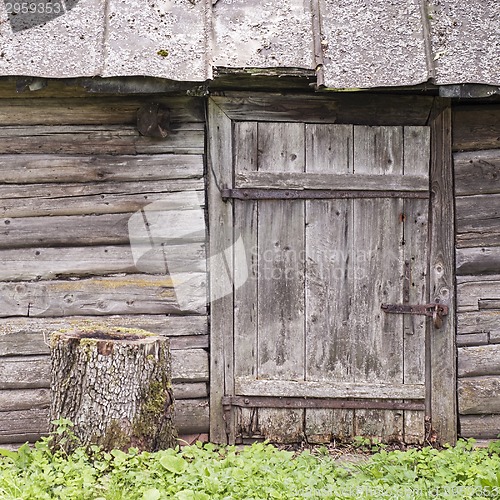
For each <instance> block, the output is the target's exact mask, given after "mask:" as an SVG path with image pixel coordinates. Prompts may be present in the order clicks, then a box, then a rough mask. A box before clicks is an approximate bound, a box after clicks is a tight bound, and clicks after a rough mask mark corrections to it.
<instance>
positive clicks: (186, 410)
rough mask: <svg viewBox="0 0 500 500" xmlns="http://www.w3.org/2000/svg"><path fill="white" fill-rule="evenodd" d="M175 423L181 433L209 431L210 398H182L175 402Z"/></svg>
mask: <svg viewBox="0 0 500 500" xmlns="http://www.w3.org/2000/svg"><path fill="white" fill-rule="evenodd" d="M174 423H175V426H176V427H177V430H178V432H179V434H195V433H198V432H200V433H201V432H208V431H209V427H210V423H209V407H208V399H206V398H203V399H182V400H180V401H176V402H175V408H174Z"/></svg>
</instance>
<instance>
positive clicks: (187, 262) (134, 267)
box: [0, 242, 206, 286]
mask: <svg viewBox="0 0 500 500" xmlns="http://www.w3.org/2000/svg"><path fill="white" fill-rule="evenodd" d="M134 251H135V252H136V254H135V257H136V259H137V262H135V261H134V256H133V254H132V249H131V247H130V246H129V245H122V246H116V245H113V246H90V247H66V248H43V247H42V246H40V247H37V248H22V249H17V250H14V249H11V250H0V280H2V281H23V280H33V279H36V280H47V279H52V278H64V277H69V276H75V277H80V278H84V277H87V276H104V275H110V274H118V273H128V274H134V273H146V274H163V275H167V274H168V273H169V272H170V273H174V272H175V273H190V272H193V273H203V272H205V271H206V258H205V245H204V243H201V242H198V243H197V242H193V243H188V244H185V245H168V246H167V245H165V246H164V247H157V248H154V249H152V250H150V249H149V247H148V246H145V247H141V246H140V245H137V244H134ZM0 286H1V285H0Z"/></svg>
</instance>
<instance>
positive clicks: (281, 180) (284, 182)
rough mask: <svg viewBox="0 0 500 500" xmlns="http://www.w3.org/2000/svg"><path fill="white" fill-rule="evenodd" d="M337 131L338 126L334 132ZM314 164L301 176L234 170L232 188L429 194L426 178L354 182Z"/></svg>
mask: <svg viewBox="0 0 500 500" xmlns="http://www.w3.org/2000/svg"><path fill="white" fill-rule="evenodd" d="M313 126H314V125H313V124H310V125H309V127H313ZM325 127H326V125H325ZM346 127H349V125H346ZM351 128H352V127H351ZM337 129H338V126H336V128H335V129H334V130H337ZM318 140H319V139H318ZM344 144H345V143H344ZM314 162H315V164H314V170H313V169H312V168H313V166H312V168H311V171H308V172H305V173H296V172H290V173H289V172H286V173H284V172H277V173H274V172H239V171H238V170H237V171H236V172H237V173H236V175H235V182H234V184H235V186H236V187H237V188H246V187H252V188H258V189H304V190H307V189H331V190H342V191H344V190H345V191H349V190H356V191H365V190H366V191H388V190H392V189H394V190H397V191H428V190H429V180H428V176H417V175H411V174H410V175H405V176H402V175H397V174H386V175H384V182H383V183H381V182H380V176H379V175H375V174H359V175H356V180H354V179H353V176H352V172H351V173H349V174H345V173H344V172H339V173H338V174H336V173H332V170H331V165H330V164H329V163H328V162H327V161H326V160H325V159H324V158H321V157H320V158H318V159H316V160H314ZM367 170H370V169H367ZM322 171H323V172H322Z"/></svg>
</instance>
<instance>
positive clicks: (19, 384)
mask: <svg viewBox="0 0 500 500" xmlns="http://www.w3.org/2000/svg"><path fill="white" fill-rule="evenodd" d="M79 327H82V326H81V324H80V325H79V326H77V328H79ZM99 327H100V328H108V327H109V325H107V324H101V325H99ZM84 328H89V326H87V325H84ZM49 365H50V362H49V356H48V353H47V354H45V355H36V356H5V357H2V358H1V367H0V390H6V389H43V388H47V387H49V386H50V375H49V374H50V366H49ZM172 369H173V372H172V381H173V382H174V383H175V384H196V383H199V382H208V379H209V372H208V352H207V351H206V350H204V349H174V350H172ZM0 411H1V410H0Z"/></svg>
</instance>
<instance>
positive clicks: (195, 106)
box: [0, 96, 204, 126]
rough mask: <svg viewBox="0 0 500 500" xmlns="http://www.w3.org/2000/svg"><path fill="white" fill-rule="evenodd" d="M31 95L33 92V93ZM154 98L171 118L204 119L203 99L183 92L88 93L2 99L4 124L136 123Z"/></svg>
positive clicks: (0, 112) (179, 119)
mask: <svg viewBox="0 0 500 500" xmlns="http://www.w3.org/2000/svg"><path fill="white" fill-rule="evenodd" d="M30 97H31V96H30ZM151 101H154V102H157V103H160V104H162V105H164V106H166V107H168V108H169V109H170V113H171V114H170V119H171V121H172V122H198V123H199V122H203V121H204V116H203V103H202V101H201V100H200V99H196V98H193V97H185V96H184V97H183V96H171V97H162V96H155V97H151V96H144V97H139V96H135V97H116V96H107V97H101V96H86V98H85V99H81V98H74V97H69V98H68V97H61V98H57V99H54V98H45V99H17V98H16V99H2V105H1V106H0V122H1V123H2V125H4V126H6V125H92V124H93V125H116V124H123V125H134V124H135V123H136V122H137V109H138V108H140V107H141V106H143V105H144V104H147V103H149V102H151Z"/></svg>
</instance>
